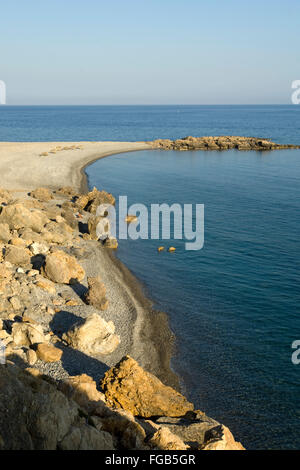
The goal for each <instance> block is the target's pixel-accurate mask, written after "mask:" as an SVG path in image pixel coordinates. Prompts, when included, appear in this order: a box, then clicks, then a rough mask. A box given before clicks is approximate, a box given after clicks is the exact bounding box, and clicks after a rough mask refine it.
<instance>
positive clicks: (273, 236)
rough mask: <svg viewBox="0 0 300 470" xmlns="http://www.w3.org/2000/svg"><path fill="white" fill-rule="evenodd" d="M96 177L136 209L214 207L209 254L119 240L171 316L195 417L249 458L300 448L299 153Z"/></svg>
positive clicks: (139, 159)
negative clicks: (296, 358)
mask: <svg viewBox="0 0 300 470" xmlns="http://www.w3.org/2000/svg"><path fill="white" fill-rule="evenodd" d="M87 173H88V176H89V182H90V185H91V186H92V185H96V186H97V187H99V188H105V189H107V190H109V191H111V192H112V193H113V194H114V195H115V196H118V195H127V196H128V202H129V204H133V203H136V202H139V203H144V204H146V205H147V206H149V207H150V204H151V203H162V202H166V203H169V204H172V203H174V202H179V203H181V204H183V203H199V204H200V203H203V204H205V245H204V248H203V249H202V250H201V251H198V252H192V251H185V249H184V241H181V240H175V241H172V242H171V244H172V245H174V246H176V248H177V252H176V253H175V254H173V255H171V254H169V253H160V254H158V253H157V251H156V249H157V246H158V245H160V244H162V245H165V246H166V245H167V244H166V241H165V240H164V241H157V240H149V241H148V240H147V241H145V240H138V241H131V240H128V241H125V240H124V241H122V240H121V241H120V246H119V251H118V256H119V257H120V259H121V260H122V261H124V262H125V263H126V264H127V265H128V266H129V267H130V269H131V270H132V271H133V272H134V273H135V274H136V275H137V276H138V277H139V278H140V279H141V280H142V281H143V282H144V284H145V286H146V289H147V292H148V293H149V294H150V296H151V297H152V298H153V299H154V300H155V302H156V305H157V306H158V307H159V308H161V309H163V310H165V311H167V312H168V313H169V316H170V323H171V327H172V329H173V331H174V332H175V334H176V337H177V352H176V355H175V357H174V359H173V362H172V364H173V367H174V369H175V370H176V372H177V373H179V375H180V377H181V378H182V381H183V387H184V390H185V391H186V393H188V395H189V397H190V398H191V399H192V400H193V401H194V402H195V403H196V405H197V407H199V408H200V409H202V410H204V411H206V412H207V413H208V414H209V415H210V416H213V417H215V418H216V419H218V420H220V421H221V422H223V423H225V424H226V425H228V426H229V427H230V429H231V430H232V431H233V432H234V434H235V436H236V438H238V439H240V440H241V441H242V442H243V443H244V445H245V446H246V447H248V448H256V449H257V448H282V449H287V448H299V445H300V440H299V432H298V426H299V418H300V400H299V378H300V366H295V365H293V364H292V362H291V354H292V349H291V343H292V342H293V341H294V340H295V339H300V315H299V313H300V312H299V305H300V290H299V281H300V274H299V268H300V253H299V231H300V212H299V209H300V207H299V206H300V152H299V150H292V151H286V150H284V151H276V152H273V153H258V152H246V153H241V152H238V151H227V152H198V151H197V152H172V151H170V152H163V151H142V152H137V153H128V154H123V155H117V156H112V157H109V158H107V159H104V160H100V161H98V162H96V163H94V164H93V165H91V166H90V167H89V168H88V171H87Z"/></svg>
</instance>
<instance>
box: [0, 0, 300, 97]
mask: <svg viewBox="0 0 300 470" xmlns="http://www.w3.org/2000/svg"><path fill="white" fill-rule="evenodd" d="M0 15H1V28H0V80H4V81H5V82H6V85H7V100H8V104H231V103H232V104H235V103H237V104H239V103H241V104H245V103H249V104H255V103H259V104H260V103H261V104H269V103H290V96H291V82H292V81H293V80H296V79H300V41H299V37H300V1H299V0H285V1H284V0H261V1H258V0H239V1H237V0H226V1H225V0H205V1H204V0H203V1H202V0H85V1H80V0H9V1H6V2H4V1H3V2H1V8H0Z"/></svg>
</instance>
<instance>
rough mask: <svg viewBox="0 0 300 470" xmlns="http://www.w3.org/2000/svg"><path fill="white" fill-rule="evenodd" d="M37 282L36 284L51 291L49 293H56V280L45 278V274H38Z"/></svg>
mask: <svg viewBox="0 0 300 470" xmlns="http://www.w3.org/2000/svg"><path fill="white" fill-rule="evenodd" d="M36 279H37V282H36V284H35V285H36V286H37V287H39V288H40V289H43V290H45V291H46V292H49V294H55V293H56V288H55V284H54V282H52V281H50V280H49V279H45V278H44V277H43V276H36Z"/></svg>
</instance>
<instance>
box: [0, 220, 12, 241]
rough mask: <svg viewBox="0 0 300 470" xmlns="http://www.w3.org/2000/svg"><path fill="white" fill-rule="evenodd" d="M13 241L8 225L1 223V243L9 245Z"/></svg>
mask: <svg viewBox="0 0 300 470" xmlns="http://www.w3.org/2000/svg"><path fill="white" fill-rule="evenodd" d="M10 239H11V233H10V230H9V225H8V224H3V223H0V241H1V242H4V243H8V242H9V240H10Z"/></svg>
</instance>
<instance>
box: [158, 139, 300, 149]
mask: <svg viewBox="0 0 300 470" xmlns="http://www.w3.org/2000/svg"><path fill="white" fill-rule="evenodd" d="M149 144H150V145H152V147H153V148H156V149H161V150H229V149H236V150H258V151H267V150H269V151H270V150H281V149H298V148H300V145H281V144H276V143H274V142H272V141H271V140H267V139H258V138H254V137H238V136H220V137H212V136H209V137H191V136H189V137H184V138H183V139H177V140H170V139H158V140H154V141H153V142H149Z"/></svg>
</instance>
